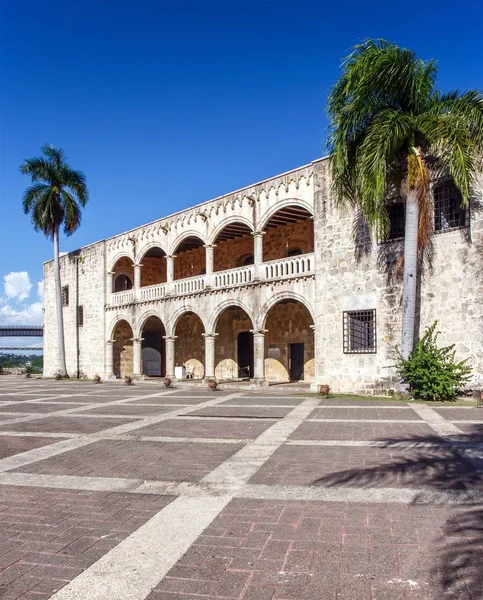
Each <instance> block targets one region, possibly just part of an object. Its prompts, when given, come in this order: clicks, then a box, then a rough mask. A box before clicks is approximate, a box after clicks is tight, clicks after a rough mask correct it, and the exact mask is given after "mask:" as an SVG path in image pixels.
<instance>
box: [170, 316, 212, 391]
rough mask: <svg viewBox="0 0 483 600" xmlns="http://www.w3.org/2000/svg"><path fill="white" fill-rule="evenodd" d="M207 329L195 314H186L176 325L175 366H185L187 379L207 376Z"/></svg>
mask: <svg viewBox="0 0 483 600" xmlns="http://www.w3.org/2000/svg"><path fill="white" fill-rule="evenodd" d="M203 333H205V328H204V326H203V323H202V321H201V319H200V318H199V317H198V315H196V314H195V313H194V312H185V313H184V314H182V315H181V317H180V318H179V319H178V321H177V323H176V330H175V335H176V337H177V339H176V346H175V364H176V366H183V367H184V368H185V370H186V378H187V379H203V377H204V376H205V341H204V337H203Z"/></svg>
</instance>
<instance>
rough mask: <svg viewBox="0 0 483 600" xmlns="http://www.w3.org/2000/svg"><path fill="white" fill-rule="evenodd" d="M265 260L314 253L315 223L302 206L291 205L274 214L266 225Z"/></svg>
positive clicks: (264, 240)
mask: <svg viewBox="0 0 483 600" xmlns="http://www.w3.org/2000/svg"><path fill="white" fill-rule="evenodd" d="M263 229H264V231H265V237H264V239H263V260H264V261H271V260H278V259H281V258H290V257H293V256H299V255H300V254H309V253H311V252H313V251H314V221H313V218H312V215H311V213H309V211H308V210H307V209H305V208H303V207H301V206H297V205H296V204H294V205H289V206H285V207H284V208H281V209H280V210H278V211H277V212H276V213H274V214H273V215H272V216H271V217H270V218H269V219H268V221H267V222H266V223H265V225H264V228H263Z"/></svg>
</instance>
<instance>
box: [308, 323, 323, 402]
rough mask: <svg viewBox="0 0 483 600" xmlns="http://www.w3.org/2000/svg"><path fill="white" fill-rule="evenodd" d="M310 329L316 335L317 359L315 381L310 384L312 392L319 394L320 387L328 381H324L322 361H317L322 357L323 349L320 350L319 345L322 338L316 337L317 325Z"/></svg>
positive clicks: (315, 352) (315, 350)
mask: <svg viewBox="0 0 483 600" xmlns="http://www.w3.org/2000/svg"><path fill="white" fill-rule="evenodd" d="M310 329H311V330H312V333H313V334H314V358H315V361H314V362H315V373H314V380H313V381H312V383H311V384H310V391H311V392H318V391H319V388H320V386H321V385H322V384H323V383H327V381H324V370H323V363H322V362H321V361H319V360H317V358H318V357H320V356H321V354H322V352H321V348H319V344H320V342H321V336H320V335H316V327H315V325H310Z"/></svg>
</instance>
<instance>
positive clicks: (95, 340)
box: [44, 242, 107, 377]
mask: <svg viewBox="0 0 483 600" xmlns="http://www.w3.org/2000/svg"><path fill="white" fill-rule="evenodd" d="M60 265H61V284H62V286H69V305H68V306H65V307H64V308H63V316H64V337H65V350H66V358H67V371H68V373H69V375H70V376H71V377H76V376H77V371H78V370H79V375H80V376H83V375H84V374H89V375H90V376H91V377H93V376H94V375H95V374H96V373H97V372H99V371H101V373H102V372H103V369H104V360H105V332H104V327H105V325H104V324H105V311H104V306H105V302H106V295H105V294H106V291H105V285H106V271H107V268H106V265H105V253H104V243H103V242H101V243H99V244H93V245H92V246H87V247H85V248H82V250H80V251H78V252H71V253H70V254H66V255H64V256H62V257H61V258H60ZM78 306H82V307H83V313H84V324H83V325H82V326H79V327H78V326H77V307H78ZM44 342H45V344H44V375H45V376H48V377H52V376H53V375H55V373H56V372H58V370H59V358H58V345H57V318H56V304H55V282H54V263H53V261H50V262H47V263H45V264H44Z"/></svg>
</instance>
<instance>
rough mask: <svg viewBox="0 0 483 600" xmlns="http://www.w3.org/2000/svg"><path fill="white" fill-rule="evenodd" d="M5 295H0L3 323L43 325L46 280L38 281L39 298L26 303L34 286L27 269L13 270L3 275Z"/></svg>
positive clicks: (0, 313) (0, 320)
mask: <svg viewBox="0 0 483 600" xmlns="http://www.w3.org/2000/svg"><path fill="white" fill-rule="evenodd" d="M3 287H4V290H5V294H4V296H3V297H2V296H0V323H1V324H2V325H17V324H18V325H42V322H43V320H44V315H43V310H42V308H43V294H44V282H43V281H39V282H38V283H37V296H38V300H37V301H35V302H30V303H26V302H25V300H27V299H28V298H29V296H30V293H31V290H32V288H33V285H32V283H31V282H30V277H29V274H28V273H27V272H26V271H19V272H13V271H12V272H11V273H8V275H4V277H3Z"/></svg>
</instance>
